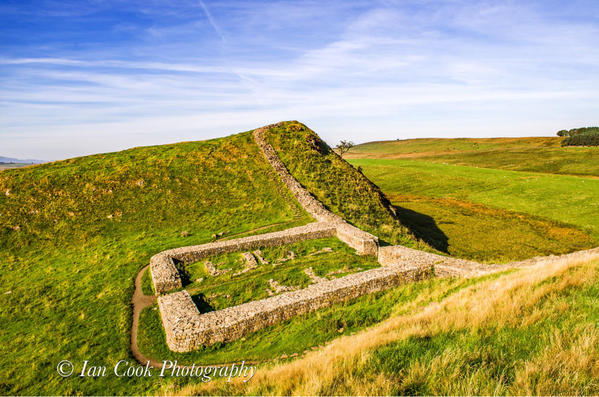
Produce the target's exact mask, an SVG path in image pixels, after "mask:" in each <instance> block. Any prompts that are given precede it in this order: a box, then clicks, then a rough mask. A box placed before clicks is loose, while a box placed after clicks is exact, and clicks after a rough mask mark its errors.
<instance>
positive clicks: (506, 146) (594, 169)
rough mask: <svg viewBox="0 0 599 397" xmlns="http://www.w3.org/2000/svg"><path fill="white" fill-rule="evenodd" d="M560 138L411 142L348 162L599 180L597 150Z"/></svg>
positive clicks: (362, 149) (363, 152)
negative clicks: (396, 161)
mask: <svg viewBox="0 0 599 397" xmlns="http://www.w3.org/2000/svg"><path fill="white" fill-rule="evenodd" d="M561 140H562V138H557V137H556V138H490V139H476V138H461V139H410V140H405V141H385V142H371V143H366V144H363V145H358V146H356V147H354V148H353V149H352V150H351V151H350V153H349V154H348V155H347V156H348V157H349V158H352V159H354V158H381V159H383V158H384V159H392V158H412V159H418V160H421V161H427V162H435V163H445V164H456V165H465V166H472V167H483V168H494V169H503V170H511V171H528V172H543V173H550V174H565V175H586V176H599V148H596V147H561V146H560V144H561Z"/></svg>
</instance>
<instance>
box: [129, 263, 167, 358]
mask: <svg viewBox="0 0 599 397" xmlns="http://www.w3.org/2000/svg"><path fill="white" fill-rule="evenodd" d="M149 267H150V265H147V266H144V268H143V269H141V270H140V271H139V273H137V277H135V291H134V292H133V298H131V304H132V305H133V322H132V323H131V353H133V357H135V359H136V360H137V361H138V362H139V363H140V364H145V363H147V362H148V361H149V362H150V365H152V366H153V367H154V368H162V362H159V361H156V360H153V359H151V358H148V357H146V356H144V355H143V354H142V352H141V351H140V350H139V348H138V347H137V329H138V325H139V315H140V314H141V311H142V310H143V309H145V308H146V307H148V306H152V305H153V304H154V302H156V297H155V296H152V295H144V293H143V290H142V288H141V280H142V277H143V275H144V272H145V271H146V270H148V268H149Z"/></svg>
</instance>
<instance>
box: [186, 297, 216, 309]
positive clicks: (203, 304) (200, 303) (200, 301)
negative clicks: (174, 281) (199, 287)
mask: <svg viewBox="0 0 599 397" xmlns="http://www.w3.org/2000/svg"><path fill="white" fill-rule="evenodd" d="M191 300H192V301H193V303H195V305H196V307H197V308H198V310H199V311H200V313H208V312H213V311H214V310H215V309H214V307H212V306H211V305H210V303H208V301H207V300H206V295H204V294H197V295H193V296H192V297H191Z"/></svg>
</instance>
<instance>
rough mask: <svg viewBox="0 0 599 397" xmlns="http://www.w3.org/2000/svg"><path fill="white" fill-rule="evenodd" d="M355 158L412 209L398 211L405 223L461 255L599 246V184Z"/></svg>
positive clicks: (502, 256)
mask: <svg viewBox="0 0 599 397" xmlns="http://www.w3.org/2000/svg"><path fill="white" fill-rule="evenodd" d="M350 161H351V162H352V164H353V165H355V166H360V167H362V169H363V172H364V174H365V175H366V176H367V177H368V178H369V179H370V180H372V181H373V182H374V183H376V184H377V185H378V186H380V188H381V189H382V190H383V191H384V192H385V194H387V196H388V197H389V198H390V199H391V201H392V202H393V204H395V205H399V206H401V207H403V208H405V209H406V210H400V211H399V215H400V216H402V218H403V219H404V223H406V224H410V225H412V227H413V228H414V229H415V230H419V231H420V233H422V234H423V235H426V236H428V237H429V238H431V239H435V238H436V240H437V242H434V241H433V242H432V244H433V245H434V246H436V247H438V248H443V244H445V245H446V246H447V251H448V252H450V253H452V254H455V255H459V256H463V257H467V258H473V259H478V260H486V261H507V260H512V259H523V258H526V257H531V256H535V255H548V254H555V253H564V252H570V251H575V250H579V249H582V248H590V247H593V246H595V245H597V242H598V241H599V200H597V197H599V180H598V179H594V178H582V177H574V176H566V175H551V174H545V173H530V172H514V171H504V170H495V169H486V168H476V167H468V166H455V165H446V164H438V163H431V162H424V161H414V160H406V159H401V160H400V159H396V160H387V159H354V160H350ZM435 236H436V237H435ZM444 240H445V241H444ZM439 241H440V243H439ZM439 245H440V247H439Z"/></svg>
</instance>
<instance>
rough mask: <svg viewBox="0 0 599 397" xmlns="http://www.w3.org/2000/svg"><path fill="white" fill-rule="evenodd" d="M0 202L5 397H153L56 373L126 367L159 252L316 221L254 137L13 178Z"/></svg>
mask: <svg viewBox="0 0 599 397" xmlns="http://www.w3.org/2000/svg"><path fill="white" fill-rule="evenodd" d="M0 192H2V194H1V195H0V213H1V214H2V216H1V217H0V269H1V270H0V284H1V285H2V289H1V291H0V323H1V324H2V332H1V333H0V379H2V381H1V388H2V389H1V390H0V394H106V393H107V392H108V391H110V392H111V393H116V394H140V393H146V392H148V391H149V390H151V389H152V388H154V387H156V384H155V383H153V382H152V381H151V380H144V379H139V380H123V379H118V380H117V379H115V378H114V377H106V378H100V379H79V378H69V379H62V378H61V377H59V376H58V375H57V373H56V365H57V364H58V362H60V361H61V360H71V361H73V362H74V363H77V364H80V363H82V362H83V360H90V361H91V362H95V363H98V365H114V364H115V363H116V362H117V361H119V360H121V359H131V356H130V352H129V333H130V322H131V309H130V300H131V295H132V293H133V284H134V278H135V276H136V274H137V272H138V271H139V270H140V269H141V268H142V267H143V266H144V265H146V264H147V263H148V261H149V258H150V257H151V256H152V255H154V254H156V253H157V252H160V251H163V250H165V249H169V248H174V247H179V246H184V245H193V244H201V243H206V242H209V241H211V240H212V237H211V236H212V235H213V234H215V233H220V232H223V233H225V235H226V236H230V235H234V234H236V233H241V232H247V231H249V230H252V229H255V228H259V227H263V226H267V225H274V226H273V227H272V228H271V230H272V229H277V228H278V229H281V228H282V229H284V228H287V227H290V226H295V225H298V224H305V223H307V222H309V221H311V220H310V218H309V217H308V216H307V214H305V212H304V211H303V210H302V209H301V208H300V207H299V205H298V204H297V203H296V202H295V201H294V200H293V199H292V197H291V196H290V195H289V194H288V192H287V190H286V189H285V188H284V186H283V185H282V183H280V182H279V179H278V178H277V177H276V174H275V173H274V172H273V171H272V168H271V167H270V165H269V164H268V163H267V162H266V161H265V159H264V158H263V156H262V154H261V152H260V150H259V148H258V147H257V145H255V143H254V141H253V138H252V136H251V134H250V133H244V134H239V135H235V136H231V137H228V138H223V139H218V140H211V141H204V142H189V143H182V144H175V145H165V146H154V147H143V148H136V149H131V150H126V151H123V152H118V153H108V154H101V155H95V156H89V157H82V158H76V159H72V160H66V161H61V162H55V163H49V164H43V165H39V166H33V167H27V168H22V169H15V170H6V171H2V173H0ZM266 231H269V230H263V231H261V232H266ZM185 236H186V237H185Z"/></svg>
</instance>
